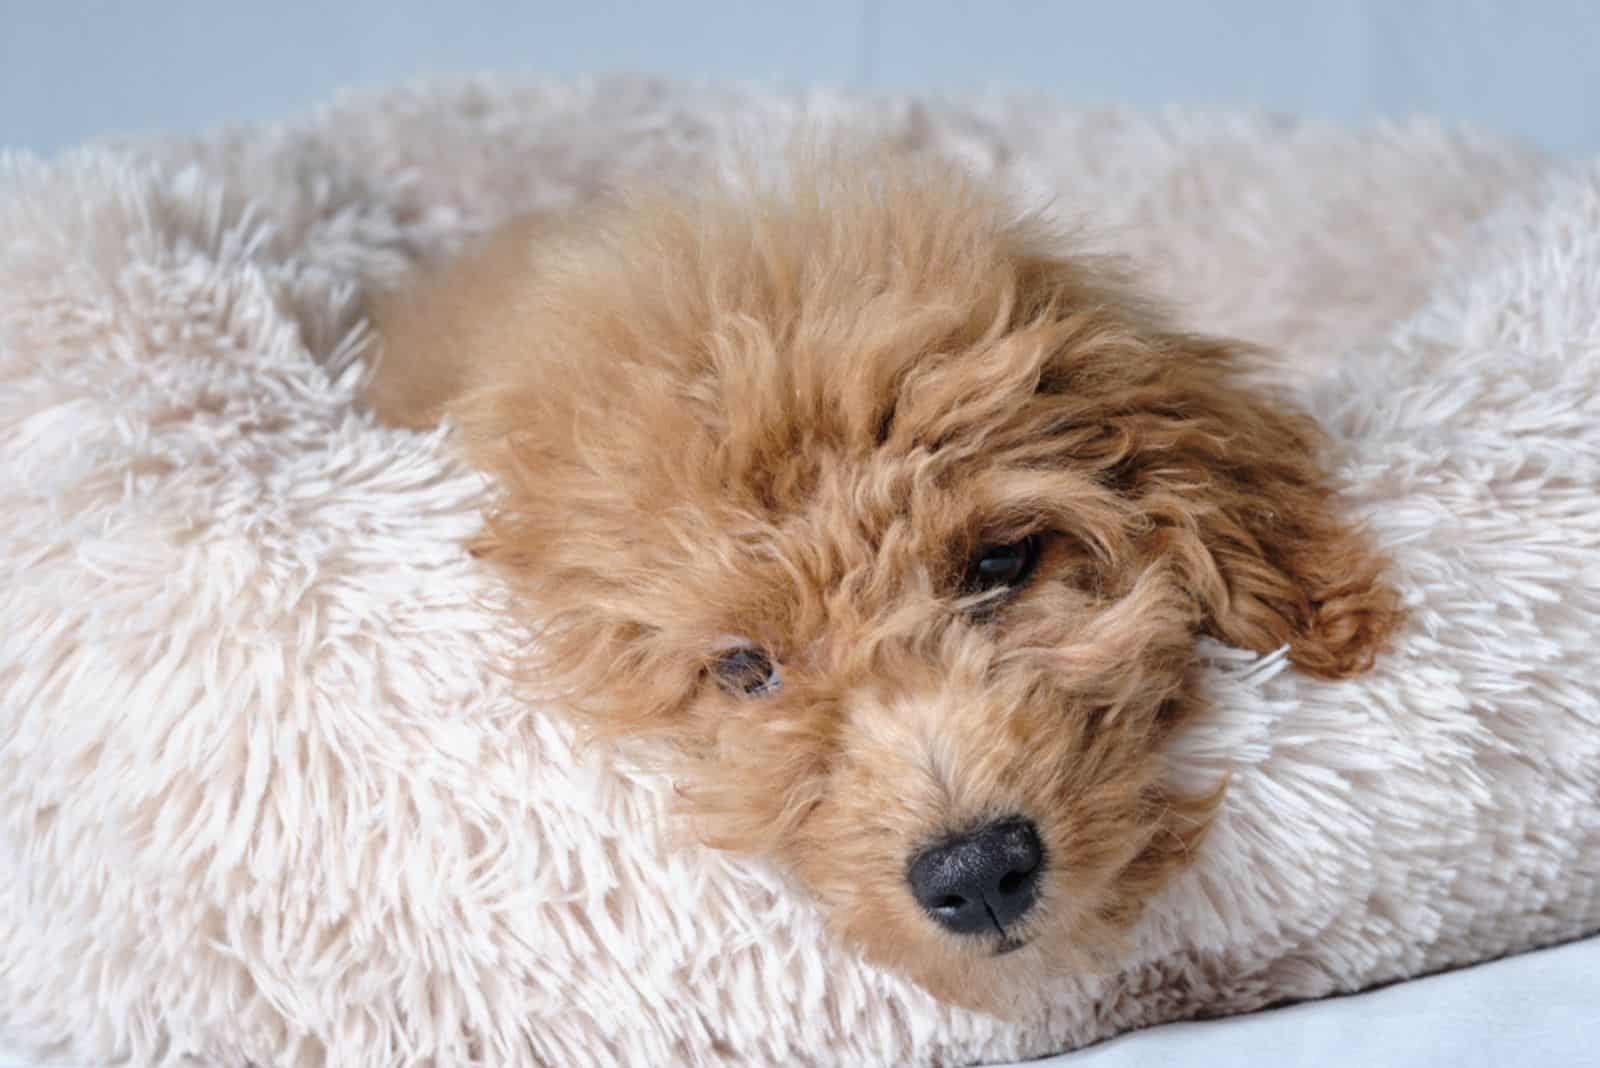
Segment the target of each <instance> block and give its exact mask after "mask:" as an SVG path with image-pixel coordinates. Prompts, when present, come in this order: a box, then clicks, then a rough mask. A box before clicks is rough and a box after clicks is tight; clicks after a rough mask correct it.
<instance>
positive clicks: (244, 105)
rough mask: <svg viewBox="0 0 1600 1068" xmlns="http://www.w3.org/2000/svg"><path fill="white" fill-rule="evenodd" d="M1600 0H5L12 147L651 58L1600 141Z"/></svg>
mask: <svg viewBox="0 0 1600 1068" xmlns="http://www.w3.org/2000/svg"><path fill="white" fill-rule="evenodd" d="M1597 46H1600V0H1522V2H1516V0H1388V2H1386V0H1301V2H1296V0H1057V2H1047V0H988V2H969V0H788V2H773V0H752V2H747V3H739V2H737V0H723V2H714V0H659V2H656V3H648V2H644V0H614V2H605V0H590V2H585V0H569V2H566V3H553V2H549V0H523V2H517V0H344V2H342V3H341V2H339V0H322V2H315V0H278V2H276V3H230V2H228V0H0V145H8V146H20V147H24V148H30V149H34V150H36V151H42V152H52V151H55V150H57V149H60V148H63V147H67V146H70V145H72V144H75V143H77V142H79V141H82V140H84V139H86V138H89V137H93V136H95V135H98V134H102V133H110V132H125V131H132V130H142V129H149V128H182V129H193V128H197V127H201V126H204V125H209V124H211V123H215V122H220V121H226V120H231V119H253V118H265V117H272V116H277V115H284V114H287V113H290V112H292V111H294V110H296V109H299V108H303V107H305V106H307V105H309V104H312V103H314V102H316V101H318V100H319V99H322V98H325V97H326V96H327V95H328V94H329V93H330V92H331V91H333V90H334V89H336V88H339V87H342V86H351V85H376V84H383V83H390V82H395V81H399V80H402V79H405V78H408V77H412V76H415V75H418V74H441V73H453V72H462V71H474V70H485V69H495V70H510V71H517V70H524V71H544V72H553V73H558V74H573V73H579V72H586V71H604V70H623V69H625V70H645V71H655V72H661V73H666V74H673V75H679V76H687V77H715V78H741V79H758V80H764V81H782V82H792V83H812V82H827V83H831V84H835V85H858V86H870V87H879V88H891V89H907V88H912V89H915V88H936V89H955V88H962V87H973V86H988V85H996V84H998V85H1003V86H1013V87H1023V88H1031V89H1047V90H1050V91H1053V92H1056V93H1058V94H1060V95H1062V96H1063V97H1065V98H1067V99H1071V100H1075V101H1080V102H1104V101H1121V102H1127V103H1132V104H1136V105H1140V106H1145V107H1158V106H1160V105H1162V104H1167V103H1172V102H1179V103H1189V104H1223V105H1227V104H1237V105H1257V106H1262V107H1267V108H1271V109H1274V110H1279V111H1286V112H1294V113H1300V114H1310V115H1319V116H1323V117H1328V118H1334V119H1340V120H1349V121H1355V120H1360V119H1363V118H1367V117H1370V116H1373V115H1393V114H1407V113H1413V112H1419V111H1421V112H1431V113H1434V114H1438V115H1442V116H1445V117H1447V118H1452V119H1464V120H1470V121H1474V122H1478V123H1481V124H1484V125H1488V126H1491V127H1494V128H1496V129H1499V130H1502V131H1509V132H1513V133H1518V134H1521V135H1524V136H1526V137H1528V138H1530V139H1531V140H1534V141H1536V142H1538V143H1540V144H1543V145H1545V146H1546V147H1548V148H1551V149H1553V150H1556V151H1560V152H1568V153H1593V152H1600V47H1597Z"/></svg>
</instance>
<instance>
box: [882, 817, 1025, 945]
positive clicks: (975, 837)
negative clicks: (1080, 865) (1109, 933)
mask: <svg viewBox="0 0 1600 1068" xmlns="http://www.w3.org/2000/svg"><path fill="white" fill-rule="evenodd" d="M1044 863H1045V858H1044V847H1043V845H1042V844H1041V843H1040V841H1039V832H1038V830H1037V828H1035V827H1034V825H1033V822H1032V821H1031V820H1027V819H1021V818H1015V819H1008V820H1002V821H997V822H995V823H990V824H986V825H984V826H981V827H978V828H976V829H975V830H972V831H968V832H967V833H965V834H961V835H958V836H956V837H954V838H951V839H948V840H946V841H944V842H941V843H939V844H937V845H933V846H930V847H928V848H927V849H924V850H923V851H922V852H921V853H919V854H917V855H916V856H915V857H914V858H913V859H912V861H911V865H910V867H909V868H908V869H907V870H906V881H907V882H909V883H910V885H911V893H912V896H913V897H915V898H916V900H917V902H918V904H920V905H921V906H922V907H923V909H924V910H925V911H926V912H927V913H928V915H929V917H930V918H931V919H932V920H933V921H934V922H935V923H937V924H939V926H941V927H943V928H944V929H945V930H947V931H950V932H951V933H953V934H979V933H983V932H989V933H994V932H996V931H998V932H1001V933H1004V932H1005V931H1006V929H1007V928H1008V927H1009V926H1010V925H1011V924H1013V923H1015V922H1016V921H1017V920H1019V919H1021V918H1022V917H1023V916H1024V915H1025V914H1026V913H1027V912H1028V910H1029V909H1031V908H1032V907H1033V904H1034V900H1035V898H1036V897H1037V894H1038V882H1039V873H1040V872H1041V871H1042V870H1043V868H1044Z"/></svg>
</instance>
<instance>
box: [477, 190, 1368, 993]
mask: <svg viewBox="0 0 1600 1068" xmlns="http://www.w3.org/2000/svg"><path fill="white" fill-rule="evenodd" d="M543 260H544V263H543V266H542V268H541V269H540V271H539V278H538V279H537V280H536V281H535V282H533V283H532V284H531V285H530V286H529V288H528V290H527V292H526V293H524V294H522V296H521V297H520V298H519V302H518V304H517V307H516V308H515V309H510V310H508V318H507V323H508V325H507V326H506V327H505V328H504V329H503V330H501V331H500V332H499V337H500V342H499V343H500V344H501V345H502V347H503V348H504V349H505V350H506V352H507V353H508V355H507V357H505V358H503V359H501V360H500V361H499V362H498V364H497V370H496V372H495V374H494V375H492V376H490V377H489V379H488V380H486V381H481V382H479V383H478V388H476V389H474V390H473V391H471V392H470V393H469V394H468V395H467V396H466V398H465V399H464V400H463V402H462V403H461V404H460V405H458V406H457V409H456V412H455V415H456V418H457V420H458V422H459V424H460V426H461V429H462V432H463V434H464V437H465V440H466V441H467V443H468V446H469V448H470V450H471V452H472V455H473V456H474V457H475V458H476V459H477V460H478V462H480V463H482V464H483V465H484V466H485V467H486V468H488V469H489V470H490V471H492V472H493V473H494V474H495V475H497V476H498V482H499V485H500V491H501V493H500V497H499V500H498V503H497V505H496V507H495V509H494V510H493V512H492V513H491V514H490V515H489V516H488V520H487V526H486V529H485V532H484V534H483V536H482V538H481V540H480V541H479V542H478V544H477V547H476V548H477V551H478V552H479V553H480V554H481V555H483V556H485V557H487V558H488V559H490V560H491V561H493V562H494V563H496V564H497V565H499V566H500V567H501V568H502V569H503V571H504V572H505V573H506V575H507V576H508V577H509V578H510V579H511V581H512V584H513V588H514V589H515V590H516V591H517V593H518V594H519V595H520V596H521V597H522V598H524V599H525V604H526V606H527V610H528V612H529V613H530V615H531V616H532V617H533V618H534V619H536V620H537V621H538V622H539V625H540V626H541V627H542V628H543V639H542V655H541V659H540V664H539V666H540V667H541V668H542V669H543V670H545V671H549V672H554V673H556V674H555V677H556V678H557V679H559V680H560V681H562V682H564V683H567V684H570V686H571V688H572V690H573V691H574V696H573V698H572V701H573V704H574V707H575V708H577V709H578V711H579V713H580V715H581V716H582V718H583V719H584V721H585V723H586V724H587V725H589V726H591V727H592V728H594V729H596V730H597V731H599V732H601V733H610V734H628V735H652V736H659V737H661V738H663V739H665V741H666V742H667V743H668V745H669V748H670V751H671V752H672V753H673V754H674V756H675V759H676V761H677V771H678V774H679V784H680V793H681V795H682V798H683V801H684V804H685V806H686V811H687V813H688V814H689V815H690V816H691V817H692V819H693V821H694V826H695V827H696V828H697V829H698V830H699V832H700V833H701V834H702V835H703V837H704V838H705V840H706V841H708V842H710V843H712V844H714V845H717V846H720V847H725V848H730V849H736V850H741V851H748V852H754V853H759V854H765V855H768V856H770V857H773V858H775V859H777V860H778V861H780V862H781V863H783V864H784V865H786V866H787V867H788V868H789V869H790V870H791V871H793V872H794V873H795V874H797V875H798V876H799V878H800V879H801V880H802V881H803V882H804V883H805V884H806V885H807V886H808V887H809V888H810V890H811V891H812V892H813V893H814V894H815V896H816V897H817V899H818V900H819V901H820V902H821V903H822V906H823V907H824V909H825V911H826V913H827V915H828V917H829V919H830V922H831V924H832V925H833V927H834V928H835V930H837V931H838V932H839V933H840V934H842V935H843V936H844V937H845V938H846V939H848V940H849V941H851V942H853V943H854V944H855V945H857V946H858V947H859V948H861V949H862V950H863V951H865V953H866V954H867V955H868V956H869V957H871V958H872V959H874V960H876V961H879V962H881V963H883V964H886V965H888V966H890V967H893V968H895V969H898V970H900V971H903V972H905V973H907V974H908V975H910V976H911V977H912V978H914V979H915V980H917V981H919V982H920V983H922V984H923V985H924V986H926V987H927V988H929V989H930V990H931V991H933V992H934V993H935V994H936V995H938V996H942V997H944V998H946V999H949V1000H953V1001H956V1002H961V1003H965V1004H969V1005H974V1006H977V1007H982V1008H989V1009H996V1008H998V1007H1000V1006H1001V1005H1003V1003H1004V1002H1005V1000H1006V999H1007V998H1008V997H1009V996H1010V992H1012V991H1015V990H1017V989H1019V988H1020V987H1021V986H1022V985H1024V984H1026V983H1029V982H1031V981H1033V980H1034V979H1036V978H1037V977H1038V976H1039V975H1040V973H1041V971H1042V970H1056V969H1061V968H1093V967H1098V966H1102V965H1105V964H1107V963H1109V962H1111V961H1112V960H1114V958H1115V952H1116V947H1117V945H1118V941H1119V936H1121V935H1122V934H1124V933H1125V932H1126V930H1127V928H1128V927H1129V925H1130V924H1131V923H1132V921H1133V920H1134V919H1135V917H1136V916H1137V914H1138V912H1139V910H1140V907H1141V905H1142V903H1143V902H1144V901H1145V900H1146V899H1147V898H1148V897H1149V895H1151V894H1152V893H1153V892H1154V891H1155V890H1156V889H1157V888H1158V887H1160V886H1161V885H1162V884H1163V882H1164V881H1165V880H1166V879H1167V878H1168V877H1169V876H1170V875H1171V874H1172V873H1173V872H1174V871H1175V870H1177V869H1178V868H1179V867H1180V866H1181V865H1182V864H1183V863H1184V862H1185V861H1186V860H1187V859H1188V858H1189V857H1190V856H1191V854H1192V853H1193V851H1194V849H1195V847H1196V845H1197V843H1198V841H1199V839H1200V837H1201V836H1202V834H1203V833H1204V831H1205V828H1206V826H1207V823H1208V820H1209V817H1210V814H1211V811H1212V809H1213V807H1214V805H1215V802H1216V796H1215V795H1214V794H1213V795H1210V796H1202V797H1193V796H1179V795H1176V794H1175V793H1174V792H1172V791H1171V790H1170V789H1169V788H1168V787H1167V786H1166V785H1164V776H1163V762H1162V761H1163V757H1162V752H1163V742H1164V740H1165V739H1166V738H1167V737H1168V735H1169V734H1170V732H1171V731H1172V730H1173V729H1174V728H1175V727H1176V726H1177V725H1179V724H1180V723H1182V722H1183V721H1184V720H1185V719H1186V718H1187V717H1190V716H1192V715H1193V714H1194V713H1195V712H1196V709H1197V705H1198V700H1197V698H1196V697H1195V696H1194V694H1193V693H1192V687H1191V684H1192V682H1193V675H1194V663H1195V653H1194V647H1195V643H1196V639H1197V638H1198V637H1200V636H1202V635H1209V636H1212V637H1215V638H1217V639H1220V640H1221V641H1223V642H1227V643H1230V644H1233V645H1236V646H1241V647H1244V648H1248V649H1254V650H1270V649H1274V648H1277V647H1279V646H1281V645H1283V644H1287V645H1288V646H1289V648H1290V650H1291V656H1292V658H1293V660H1294V661H1295V663H1296V664H1297V665H1298V666H1299V667H1300V668H1302V669H1304V670H1307V671H1311V672H1314V673H1316V674H1320V675H1324V676H1340V675H1345V674H1349V673H1353V672H1356V671H1359V670H1361V669H1362V668H1363V667H1365V666H1366V665H1367V664H1368V663H1369V661H1370V659H1371V658H1372V656H1373V654H1374V651H1375V649H1376V647H1377V646H1378V645H1379V643H1380V642H1381V641H1382V640H1383V638H1384V636H1385V633H1386V631H1387V630H1388V629H1389V628H1390V627H1391V625H1392V623H1393V621H1394V619H1395V602H1394V598H1393V596H1392V593H1391V592H1390V591H1389V590H1388V589H1386V588H1385V587H1384V586H1383V585H1382V584H1381V582H1380V581H1379V577H1378V576H1379V571H1380V560H1379V559H1378V557H1377V556H1376V555H1375V554H1374V552H1373V550H1372V548H1371V547H1370V546H1369V545H1368V544H1367V542H1366V541H1365V540H1364V539H1363V538H1362V537H1361V536H1360V535H1359V533H1358V532H1356V531H1354V530H1353V529H1352V528H1351V527H1349V526H1348V525H1346V524H1345V523H1344V522H1342V521H1341V520H1340V519H1339V518H1338V516H1337V514H1336V512H1335V509H1334V504H1333V502H1332V501H1330V498H1329V493H1328V489H1327V486H1326V484H1325V480H1324V478H1323V475H1322V473H1321V472H1320V471H1319V469H1318V467H1317V465H1316V463H1315V461H1314V459H1313V446H1314V438H1315V434H1314V430H1313V428H1312V427H1311V426H1310V425H1309V424H1308V423H1307V422H1306V421H1305V420H1304V419H1303V418H1302V417H1300V416H1298V415H1296V414H1294V413H1293V412H1292V411H1290V410H1288V408H1287V407H1286V406H1285V405H1284V403H1283V402H1281V401H1280V400H1277V399H1273V398H1271V397H1268V396H1266V395H1264V394H1262V393H1260V392H1258V391H1256V390H1254V389H1252V388H1251V387H1249V386H1248V385H1246V384H1245V383H1244V382H1243V381H1242V380H1241V378H1240V376H1239V374H1238V372H1237V368H1236V367H1235V366H1234V361H1235V359H1236V356H1235V353H1234V351H1233V349H1232V347H1231V346H1230V345H1228V344H1225V343H1221V342H1218V341H1214V340H1207V339H1202V338H1198V337H1194V336H1189V335H1186V334H1183V333H1179V332H1176V331H1174V330H1172V329H1170V328H1169V327H1168V326H1167V325H1165V324H1164V323H1163V322H1162V320H1161V319H1160V318H1159V317H1158V316H1157V315H1156V314H1154V313H1152V312H1151V311H1150V310H1148V309H1147V308H1145V307H1144V306H1142V305H1140V304H1139V303H1138V302H1137V301H1135V300H1134V299H1132V298H1131V297H1130V296H1129V295H1128V293H1127V291H1126V290H1125V288H1124V287H1123V286H1122V285H1121V283H1120V282H1119V281H1118V280H1117V279H1116V278H1115V277H1113V276H1112V274H1111V273H1110V272H1109V271H1108V270H1107V269H1106V268H1105V267H1104V266H1102V265H1099V264H1097V263H1093V262H1080V261H1077V260H1074V259H1071V258H1062V257H1061V256H1059V255H1058V254H1057V251H1056V250H1055V249H1054V248H1053V247H1052V245H1051V243H1050V242H1049V241H1047V240H1045V239H1044V238H1043V237H1041V235H1040V234H1038V233H1036V232H1035V230H1034V228H1033V227H1031V226H1030V225H1029V224H1026V223H1017V222H1015V221H1013V220H1011V219H1010V218H1008V216H1007V215H1006V212H1005V208H1004V206H1003V205H1002V204H1001V203H999V202H997V201H996V200H994V199H992V198H991V197H990V196H989V195H988V194H986V193H985V192H984V191H983V189H982V188H981V187H979V186H978V185H976V184H974V183H973V182H971V181H968V180H965V179H963V178H961V177H960V176H959V175H957V174H955V173H954V172H949V171H937V172H935V173H934V174H933V175H932V176H929V174H928V173H927V172H926V171H924V172H923V173H922V174H920V175H912V174H909V173H907V172H906V171H905V170H903V169H900V168H897V167H895V166H885V167H882V168H878V169H873V170H863V169H861V168H848V167H846V168H840V167H818V168H816V169H814V170H813V171H811V172H809V173H808V172H802V173H801V176H800V177H798V178H796V179H795V180H794V181H792V182H791V183H790V184H789V186H788V187H786V188H785V189H783V190H782V191H781V192H772V193H749V192H744V193H739V194H728V195H726V196H723V195H707V196H700V197H693V198H685V199H680V200H675V199H671V198H660V199H657V200H654V201H644V202H635V203H634V204H633V205H632V206H631V207H629V208H625V209H623V210H621V211H620V212H618V213H616V214H614V215H612V216H611V217H610V218H609V221H607V222H603V223H600V224H597V225H596V226H595V227H593V229H592V230H590V231H588V232H586V233H585V234H584V235H582V236H581V237H578V238H574V239H570V240H566V241H563V242H559V243H557V244H555V245H553V246H552V247H551V248H550V249H549V250H548V252H547V254H545V255H544V256H543ZM513 350H514V351H513Z"/></svg>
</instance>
